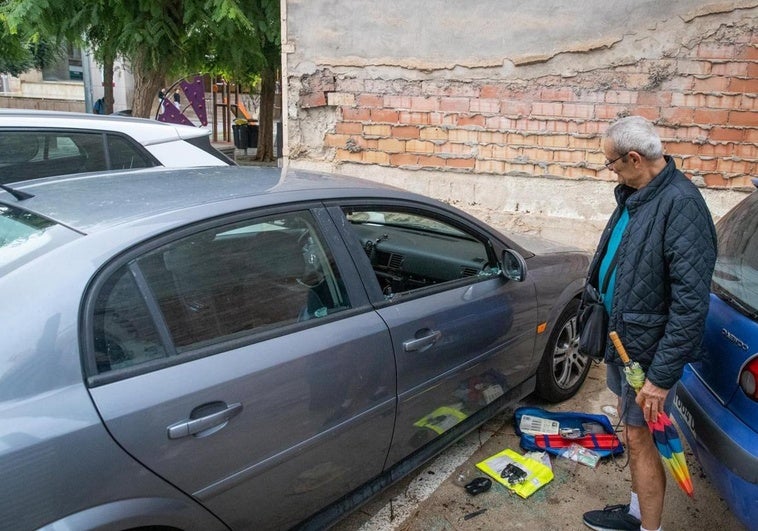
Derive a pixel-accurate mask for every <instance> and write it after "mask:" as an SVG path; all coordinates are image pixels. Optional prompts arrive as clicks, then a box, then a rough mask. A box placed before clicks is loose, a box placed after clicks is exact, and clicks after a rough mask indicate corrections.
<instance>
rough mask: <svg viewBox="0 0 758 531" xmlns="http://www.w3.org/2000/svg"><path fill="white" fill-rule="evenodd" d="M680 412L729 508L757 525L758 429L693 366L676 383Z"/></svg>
mask: <svg viewBox="0 0 758 531" xmlns="http://www.w3.org/2000/svg"><path fill="white" fill-rule="evenodd" d="M674 417H675V419H676V421H677V424H678V425H679V428H680V429H681V430H682V433H683V434H684V436H685V437H686V438H687V441H688V442H689V444H690V447H691V448H692V450H693V451H694V452H695V454H696V456H697V458H698V461H699V462H700V464H701V465H702V467H703V469H704V470H705V473H706V475H707V476H708V479H709V480H710V481H711V483H713V484H714V485H715V486H716V489H717V490H718V491H719V493H720V494H721V495H722V496H723V497H724V499H725V500H726V502H727V504H728V505H729V508H730V509H731V510H732V512H734V514H735V515H736V516H737V517H738V518H739V519H740V520H741V521H742V522H743V523H744V524H745V525H746V526H747V528H748V529H756V528H755V526H756V522H758V434H756V432H755V431H753V430H752V429H750V428H749V427H747V426H746V425H745V424H744V423H743V422H742V421H740V420H739V419H738V418H737V417H735V416H734V415H732V414H731V413H730V412H729V410H728V409H726V408H725V407H724V406H723V404H721V403H720V402H719V401H718V400H716V398H715V397H714V395H713V394H712V393H711V392H710V391H709V390H708V388H706V387H705V385H703V383H702V382H701V381H700V379H699V378H698V377H697V376H696V375H695V373H694V372H693V370H692V368H691V367H690V366H687V367H685V370H684V375H683V376H682V380H681V381H680V382H679V385H677V387H676V396H675V398H674Z"/></svg>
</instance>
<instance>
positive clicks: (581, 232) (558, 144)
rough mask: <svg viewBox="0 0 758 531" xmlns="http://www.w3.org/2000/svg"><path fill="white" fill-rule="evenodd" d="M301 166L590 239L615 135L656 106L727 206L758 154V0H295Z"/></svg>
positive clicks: (509, 224) (667, 135)
mask: <svg viewBox="0 0 758 531" xmlns="http://www.w3.org/2000/svg"><path fill="white" fill-rule="evenodd" d="M282 18H283V28H282V31H283V37H282V41H283V67H284V68H283V71H284V72H285V76H284V78H285V79H284V85H285V88H284V91H283V95H284V103H283V105H284V108H285V111H286V112H285V113H284V130H285V156H286V157H287V164H289V165H292V166H297V167H301V168H308V169H316V170H318V169H322V170H329V171H337V172H341V173H347V174H351V175H356V176H361V177H366V178H369V179H374V180H379V181H383V182H387V183H389V184H393V185H397V186H400V187H402V188H406V189H411V190H415V191H419V192H422V193H425V194H428V195H431V196H434V197H437V198H439V199H442V200H444V201H447V202H449V203H452V204H455V205H457V206H459V207H461V208H463V209H464V210H467V211H469V212H472V213H474V214H476V215H478V216H480V217H481V218H483V219H486V220H488V221H490V222H491V223H492V224H493V225H495V226H498V227H500V228H503V229H508V230H520V231H525V232H531V233H537V234H540V235H542V236H545V237H548V238H551V239H556V240H562V241H567V240H568V241H572V242H574V243H576V244H577V245H579V246H580V247H583V248H587V249H590V248H592V247H593V246H594V245H595V243H596V242H597V238H598V235H599V231H600V229H601V228H602V226H603V225H604V223H605V221H606V219H607V216H608V214H609V213H610V211H611V210H612V208H613V206H614V204H613V197H612V188H613V186H614V185H615V175H614V174H612V173H611V172H610V171H608V170H606V169H605V168H604V166H603V163H604V161H605V158H604V155H603V152H602V147H601V139H602V133H603V132H604V130H605V129H606V128H607V126H608V125H609V124H610V123H611V122H612V121H613V120H615V119H616V118H618V117H621V116H625V115H628V114H640V115H643V116H645V117H647V118H649V119H651V120H653V121H654V122H655V123H656V124H657V127H658V129H659V131H660V133H661V136H662V138H663V139H664V144H665V149H666V152H667V153H668V154H670V155H672V156H673V157H674V158H675V159H676V163H677V166H678V167H680V168H681V169H682V170H683V171H684V172H685V174H687V175H688V176H689V177H690V178H691V179H692V180H693V182H695V183H696V184H697V185H698V186H699V187H701V191H702V192H703V195H704V196H705V197H706V200H707V202H708V204H709V206H710V208H711V211H712V212H713V214H714V216H715V217H717V218H718V217H719V216H720V215H721V214H723V213H724V212H725V211H726V210H728V208H730V207H731V206H732V205H733V204H735V203H736V202H737V201H739V200H740V199H741V198H742V197H744V195H745V194H746V193H747V192H748V191H749V190H751V189H753V186H752V184H751V177H755V176H756V162H757V161H758V148H757V147H756V144H757V143H758V105H756V98H758V33H756V21H758V2H756V1H748V0H741V1H734V2H726V3H725V2H721V3H715V2H708V1H704V0H672V1H671V2H666V3H662V2H639V1H636V0H612V1H600V0H588V1H587V2H583V3H568V2H561V1H555V0H551V1H546V2H531V3H529V2H517V1H513V0H478V1H477V2H447V1H445V0H430V1H427V2H423V3H419V2H404V1H401V0H388V1H387V2H379V3H377V2H372V1H370V0H351V1H350V2H344V1H343V2H340V1H338V0H307V1H306V0H282Z"/></svg>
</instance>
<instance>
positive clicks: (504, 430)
mask: <svg viewBox="0 0 758 531" xmlns="http://www.w3.org/2000/svg"><path fill="white" fill-rule="evenodd" d="M615 404H616V399H615V395H613V394H612V393H611V392H610V391H609V390H608V389H607V388H606V387H605V366H604V365H602V364H596V365H593V367H592V369H591V370H590V373H589V375H588V378H587V381H586V382H585V384H584V385H583V387H582V389H581V390H580V392H579V393H578V394H577V395H576V396H575V397H574V398H572V399H571V400H567V401H566V402H563V403H561V404H546V403H544V402H541V401H539V400H538V399H536V398H534V397H528V398H527V399H526V400H524V401H522V402H521V403H519V404H518V405H517V406H516V407H519V406H524V405H533V406H538V407H542V408H544V409H547V410H550V411H581V412H585V413H603V414H607V413H608V412H609V411H610V412H613V411H614V410H615V407H614V406H615ZM608 406H611V409H609V408H608ZM514 409H515V408H514ZM608 417H609V419H610V420H611V422H612V423H613V424H614V425H615V424H616V423H617V421H618V418H616V417H615V416H613V415H608ZM682 442H683V443H684V445H685V455H686V458H687V463H688V465H689V470H690V475H691V476H692V482H693V486H694V491H695V495H694V498H689V497H687V495H686V494H684V493H683V492H682V491H681V490H680V489H679V487H678V486H677V484H676V482H675V480H674V479H673V477H672V476H671V475H668V487H667V489H666V499H665V507H664V514H663V529H664V530H665V531H677V530H710V529H716V530H721V531H740V530H744V529H745V528H744V526H742V525H741V524H740V522H739V521H738V520H737V518H736V517H735V516H734V515H732V514H731V512H730V511H729V508H728V507H727V505H726V503H725V502H724V500H722V499H721V498H720V497H719V496H718V495H717V494H716V492H715V491H714V490H713V488H712V487H711V485H710V483H709V482H708V479H707V478H706V477H705V475H704V474H703V471H702V469H701V468H700V465H699V464H698V463H697V460H696V459H695V457H694V455H693V454H692V452H691V451H690V449H689V447H688V446H687V444H686V440H685V439H684V438H682ZM506 448H510V449H512V450H515V451H517V452H518V453H524V451H523V450H522V449H521V448H520V447H519V438H518V437H517V436H516V433H515V431H514V428H513V409H511V410H509V411H506V412H504V413H503V414H501V415H499V416H497V417H496V418H494V419H492V420H491V421H490V422H488V423H486V424H485V425H484V426H482V427H481V428H480V429H479V430H477V431H475V432H473V433H471V434H469V435H468V436H467V437H465V438H464V439H462V440H461V441H459V442H458V443H457V444H455V445H454V446H452V447H451V448H449V449H448V450H447V451H445V452H444V453H443V454H441V455H440V456H438V457H437V458H436V459H435V460H434V461H432V462H430V463H429V464H428V465H427V466H424V467H422V468H421V469H419V470H418V471H417V472H416V473H414V474H412V475H411V476H410V477H408V478H406V479H404V480H403V481H401V482H399V483H398V484H396V485H394V486H392V487H390V488H389V489H387V490H386V491H385V492H384V493H382V494H381V495H380V496H378V497H377V498H375V499H374V500H372V501H370V502H368V503H367V504H365V505H364V506H362V507H361V508H359V509H358V510H357V511H356V512H354V513H352V514H351V515H350V516H348V517H347V518H346V519H345V520H343V521H342V522H340V523H338V524H337V525H336V526H335V527H333V528H332V529H333V530H336V531H355V530H359V531H394V530H398V531H442V530H461V531H463V530H482V531H490V530H492V531H494V530H498V531H500V530H510V529H529V530H537V529H538V530H540V531H558V530H562V531H565V530H581V529H588V528H587V527H585V526H584V524H583V523H582V515H583V513H584V512H586V511H588V510H593V509H602V508H603V506H605V505H611V504H617V503H628V502H629V492H630V488H631V479H630V475H629V466H628V464H627V460H626V453H624V454H621V456H618V457H615V458H606V459H603V460H601V461H600V463H599V464H598V465H597V466H596V467H595V468H594V469H593V468H590V467H588V466H585V465H582V464H577V463H574V462H573V461H568V460H566V459H562V458H555V457H553V458H551V462H552V468H553V473H554V474H555V477H554V479H553V480H552V481H551V482H550V483H548V484H547V485H545V486H544V487H542V488H541V489H540V490H538V491H537V492H536V493H534V494H533V495H531V496H530V497H529V498H527V499H522V498H520V497H519V496H517V495H516V494H514V493H512V492H511V491H509V490H508V489H506V488H505V487H503V486H501V485H499V484H497V483H495V482H493V486H492V488H491V489H490V490H489V491H488V492H485V493H483V494H479V495H477V496H471V495H469V494H468V493H467V492H466V491H465V490H464V489H463V487H462V486H461V485H460V483H459V482H458V481H457V480H458V478H459V476H463V477H471V476H472V475H483V474H482V473H481V472H479V471H478V469H476V467H475V464H476V463H478V462H480V461H482V460H484V459H486V458H488V457H490V456H492V455H494V454H496V453H498V452H500V451H502V450H505V449H506Z"/></svg>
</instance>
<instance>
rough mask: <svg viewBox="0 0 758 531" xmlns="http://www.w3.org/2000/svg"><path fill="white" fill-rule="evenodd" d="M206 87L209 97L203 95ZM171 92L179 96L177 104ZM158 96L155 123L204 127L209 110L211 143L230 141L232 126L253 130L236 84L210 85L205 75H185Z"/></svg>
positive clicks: (220, 82) (251, 118)
mask: <svg viewBox="0 0 758 531" xmlns="http://www.w3.org/2000/svg"><path fill="white" fill-rule="evenodd" d="M207 88H209V91H210V96H208V95H207V90H206V89H207ZM174 92H178V93H179V103H178V104H175V101H174V100H173V97H172V95H173V94H174ZM162 94H163V97H162V98H161V99H160V101H159V104H158V109H157V110H156V114H155V119H156V120H158V121H161V122H169V123H175V124H185V125H191V126H195V127H208V122H209V120H208V112H207V110H208V107H210V108H211V120H210V125H211V131H212V132H211V135H212V136H211V138H212V139H213V141H214V142H219V141H220V142H231V141H232V137H233V132H234V126H238V127H239V126H242V125H245V126H248V127H251V126H252V127H255V128H256V131H257V125H258V121H257V119H256V118H255V116H254V113H253V112H251V111H250V110H249V109H248V107H247V105H245V103H244V101H243V95H242V93H241V92H240V87H239V85H237V84H235V83H229V82H227V81H226V80H224V79H223V78H221V77H219V78H216V79H215V80H213V81H212V82H211V79H210V77H209V76H207V75H206V76H203V75H200V74H196V75H194V76H188V77H186V78H183V79H180V80H178V81H175V82H174V83H173V84H172V85H171V86H169V87H168V88H167V89H165V90H164V91H162ZM232 98H233V101H232ZM209 100H210V101H209ZM252 101H253V100H252V99H251V102H252ZM256 138H257V135H256ZM235 140H237V139H236V138H235ZM236 143H237V142H235V144H236ZM245 147H247V145H246V146H245Z"/></svg>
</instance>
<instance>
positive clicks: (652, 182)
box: [584, 116, 716, 531]
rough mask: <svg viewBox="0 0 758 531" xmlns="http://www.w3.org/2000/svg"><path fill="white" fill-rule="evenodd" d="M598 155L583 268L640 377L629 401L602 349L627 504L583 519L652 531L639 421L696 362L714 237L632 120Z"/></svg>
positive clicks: (651, 457) (666, 161)
mask: <svg viewBox="0 0 758 531" xmlns="http://www.w3.org/2000/svg"><path fill="white" fill-rule="evenodd" d="M603 150H604V151H605V156H606V158H607V162H606V164H605V165H606V167H607V168H608V169H609V170H611V171H613V172H614V173H615V174H616V175H617V177H618V182H619V184H618V186H617V187H616V189H615V196H616V203H617V206H616V209H615V211H614V212H613V214H612V216H611V219H610V220H609V221H608V224H607V226H606V229H605V231H604V232H603V234H602V236H601V238H600V243H599V245H598V249H597V251H596V253H595V257H594V259H593V261H592V264H591V265H590V271H589V276H588V282H590V283H591V284H592V285H593V286H603V285H604V284H603V281H604V279H605V278H606V277H607V276H610V280H609V282H608V284H607V285H608V288H607V289H606V292H605V293H603V294H602V296H603V303H604V305H605V307H606V310H607V311H608V315H609V321H608V323H609V324H608V328H609V330H615V331H616V332H618V334H619V336H620V338H621V341H622V343H623V344H624V346H625V347H626V350H627V351H628V353H629V356H630V357H631V358H632V360H633V361H637V362H638V363H639V364H640V365H641V366H642V367H643V369H645V372H646V380H645V384H644V386H643V387H642V389H641V390H640V391H639V393H637V395H636V396H635V393H634V390H633V389H632V388H631V387H630V386H629V385H628V383H627V382H626V379H625V377H624V373H623V367H622V363H621V360H620V358H619V356H618V353H617V352H616V351H615V349H614V348H613V345H612V344H611V342H610V341H608V342H607V344H606V349H605V362H606V364H607V381H608V387H609V388H610V389H611V391H613V393H614V394H616V395H617V396H618V411H619V414H620V416H621V419H622V420H623V422H624V425H625V426H624V429H625V436H626V437H625V438H626V444H627V449H628V451H629V463H630V467H631V476H632V493H631V500H630V503H629V504H628V505H626V504H619V505H609V506H606V508H605V509H603V510H598V511H590V512H587V513H585V515H584V523H585V525H587V526H588V527H590V528H592V529H596V530H616V529H621V530H629V529H633V530H638V529H641V530H643V531H652V530H658V529H661V515H662V513H663V497H664V493H665V490H666V476H665V472H664V469H663V466H662V463H661V459H660V456H659V455H658V452H657V450H656V447H655V444H654V442H653V439H652V436H651V434H650V430H649V429H648V427H647V424H646V421H648V420H654V419H656V418H657V416H658V412H660V411H666V410H668V408H669V407H670V403H671V400H672V399H673V393H671V392H670V391H671V388H672V387H673V386H674V385H675V384H676V382H677V381H678V380H679V378H680V377H681V375H682V370H683V368H684V365H685V364H686V363H688V362H691V361H693V360H696V359H698V357H699V355H700V348H701V341H702V335H703V326H704V323H705V316H706V313H707V310H708V293H709V286H710V280H711V275H712V274H713V267H714V264H715V261H716V232H715V229H714V226H713V220H712V218H711V214H710V213H709V211H708V207H707V206H706V204H705V201H704V200H703V197H702V195H701V194H700V192H699V191H698V189H697V188H696V187H695V186H694V185H693V184H692V183H691V182H690V181H689V180H688V179H687V178H686V177H685V176H684V175H683V174H682V172H681V171H679V170H677V169H676V166H675V164H674V161H673V159H672V158H671V157H669V156H665V155H663V147H662V145H661V140H660V138H659V136H658V134H657V133H656V131H655V128H654V127H653V125H652V124H651V123H650V122H649V121H647V120H646V119H644V118H642V117H639V116H628V117H626V118H622V119H620V120H618V121H616V122H615V123H613V124H612V125H611V126H610V127H609V128H608V131H607V132H606V135H605V138H604V143H603Z"/></svg>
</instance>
